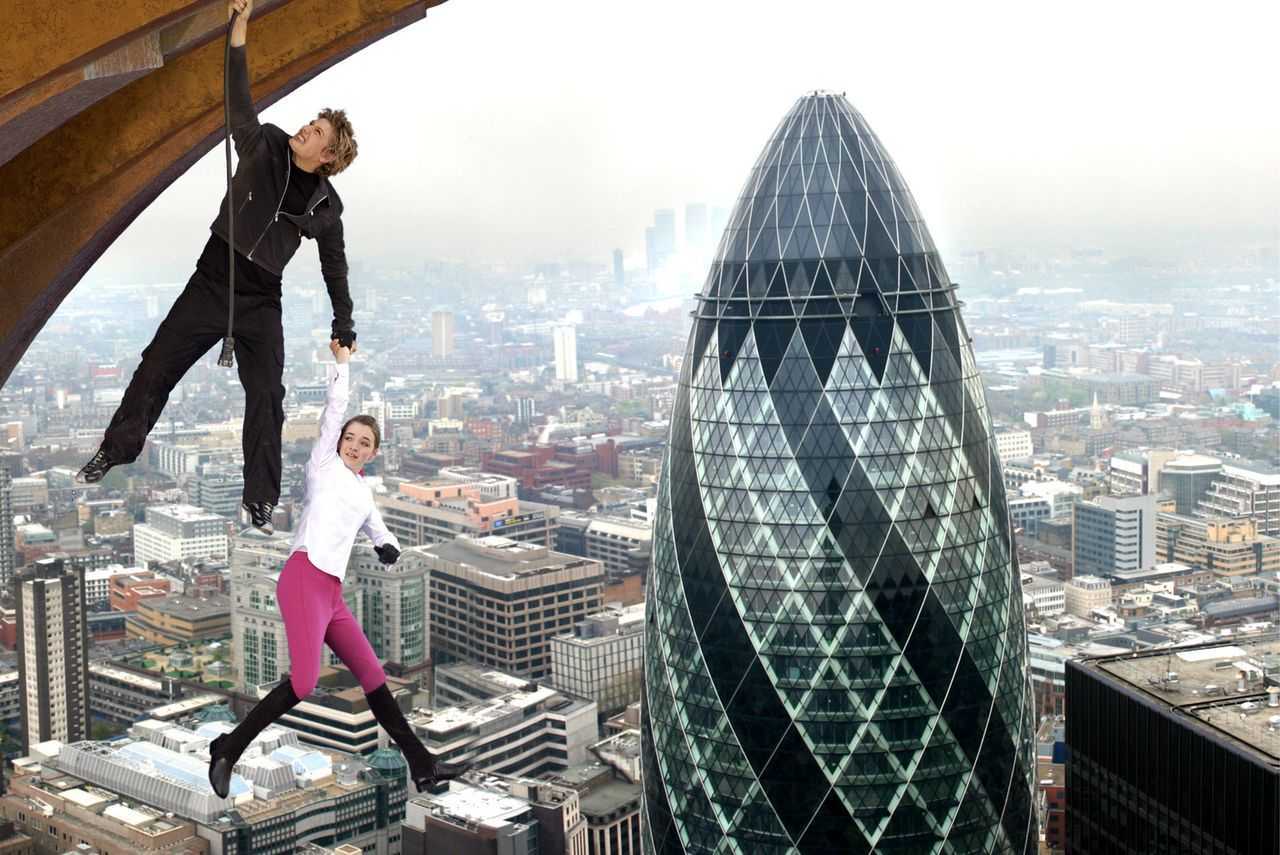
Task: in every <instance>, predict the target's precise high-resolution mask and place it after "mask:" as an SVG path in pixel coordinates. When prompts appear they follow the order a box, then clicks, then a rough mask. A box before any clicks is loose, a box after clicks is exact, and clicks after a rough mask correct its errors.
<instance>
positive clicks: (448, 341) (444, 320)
mask: <svg viewBox="0 0 1280 855" xmlns="http://www.w3.org/2000/svg"><path fill="white" fill-rule="evenodd" d="M453 346H454V332H453V312H432V313H431V355H432V356H433V357H434V358H436V359H445V358H447V357H449V356H452V355H453Z"/></svg>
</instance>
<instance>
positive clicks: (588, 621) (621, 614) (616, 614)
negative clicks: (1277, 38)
mask: <svg viewBox="0 0 1280 855" xmlns="http://www.w3.org/2000/svg"><path fill="white" fill-rule="evenodd" d="M643 672H644V605H643V604H639V605H634V606H626V607H619V606H608V607H606V608H605V609H604V610H603V611H599V612H596V613H595V614H591V615H587V617H586V618H585V619H584V620H583V621H582V622H581V623H579V624H578V625H577V626H576V627H574V631H573V632H572V633H566V634H564V635H557V636H555V637H554V638H552V639H551V678H550V681H551V685H552V686H554V687H556V688H557V689H560V690H561V691H564V692H566V693H568V694H570V695H576V696H577V697H580V698H590V699H591V700H593V701H595V702H596V705H597V706H598V707H599V708H600V715H602V716H611V715H614V714H615V713H618V712H621V711H622V710H623V709H625V708H626V707H627V706H628V705H629V704H634V703H637V702H639V700H640V679H641V677H642V676H643Z"/></svg>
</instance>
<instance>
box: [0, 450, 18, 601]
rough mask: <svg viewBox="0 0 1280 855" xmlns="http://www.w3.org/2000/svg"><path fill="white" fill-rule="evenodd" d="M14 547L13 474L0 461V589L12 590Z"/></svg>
mask: <svg viewBox="0 0 1280 855" xmlns="http://www.w3.org/2000/svg"><path fill="white" fill-rule="evenodd" d="M14 549H15V543H14V529H13V476H12V475H11V474H10V472H9V467H8V466H6V465H5V464H3V463H0V591H9V590H12V587H11V586H12V585H13V570H14V566H15V564H16V562H17V555H16V553H15V551H14Z"/></svg>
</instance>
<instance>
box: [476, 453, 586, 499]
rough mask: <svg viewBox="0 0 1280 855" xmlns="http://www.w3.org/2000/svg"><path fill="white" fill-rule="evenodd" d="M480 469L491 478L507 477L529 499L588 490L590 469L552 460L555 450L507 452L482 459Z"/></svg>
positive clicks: (554, 456)
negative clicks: (549, 491) (555, 489)
mask: <svg viewBox="0 0 1280 855" xmlns="http://www.w3.org/2000/svg"><path fill="white" fill-rule="evenodd" d="M481 468H482V469H484V471H486V472H492V473H494V474H495V475H508V476H510V477H512V478H515V479H516V480H517V481H519V482H520V490H521V493H523V494H526V495H533V494H536V493H538V492H540V491H541V490H543V489H545V488H547V487H551V486H560V487H570V488H573V489H575V490H590V489H591V469H590V467H589V466H584V465H582V464H581V463H580V462H574V463H570V462H567V461H564V460H560V459H557V458H556V449H555V448H553V447H551V446H546V445H534V446H529V447H527V448H524V449H508V450H506V451H496V452H492V453H490V454H486V455H484V457H483V458H482V460H481Z"/></svg>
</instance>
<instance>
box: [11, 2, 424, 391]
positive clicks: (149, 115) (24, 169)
mask: <svg viewBox="0 0 1280 855" xmlns="http://www.w3.org/2000/svg"><path fill="white" fill-rule="evenodd" d="M442 2H444V0H259V2H258V3H257V4H256V7H255V9H254V13H253V19H252V21H251V22H250V35H249V43H250V50H251V53H250V73H251V75H252V78H253V93H254V98H255V100H256V101H257V103H258V105H259V106H260V107H265V106H267V105H269V104H272V103H274V102H275V101H276V100H278V99H279V98H281V97H283V96H284V95H287V94H288V93H289V92H292V91H293V90H294V89H296V88H297V87H298V86H300V85H302V84H303V83H306V82H307V81H308V80H310V79H311V78H313V77H315V76H316V75H317V74H319V73H320V72H322V71H324V70H325V69H327V68H329V67H331V66H333V65H334V64H336V63H338V62H341V61H342V60H343V59H346V58H347V57H348V56H351V55H352V54H354V53H356V52H357V51H359V50H360V49H362V48H364V47H366V46H368V45H370V44H372V43H373V42H375V41H377V40H378V39H380V38H382V37H383V36H385V35H388V34H389V33H392V32H395V31H396V30H399V29H401V28H402V27H405V26H408V25H409V24H411V23H413V22H415V21H418V20H421V19H422V18H423V17H425V15H426V12H427V9H428V8H429V7H432V6H437V5H439V4H440V3H442ZM3 6H4V12H3V13H2V14H0V29H2V30H3V31H4V32H5V33H6V36H7V38H6V48H5V56H4V60H3V62H0V187H2V188H4V189H3V196H0V384H3V383H4V381H5V380H7V379H8V377H9V375H10V373H11V372H12V371H13V368H14V366H15V365H17V363H18V361H19V360H20V359H21V358H22V355H23V353H25V352H26V349H27V347H28V346H29V345H30V344H31V342H32V340H33V339H34V338H35V336H36V334H37V333H39V331H40V329H41V328H42V327H43V326H44V324H45V322H46V321H47V320H48V319H49V317H50V316H51V315H52V314H53V312H54V311H55V310H56V309H57V308H58V306H59V304H61V302H62V300H63V299H64V298H65V297H66V296H67V294H69V293H70V292H71V289H72V288H74V287H75V286H76V284H77V283H78V282H79V281H80V278H81V277H82V276H83V275H84V273H85V271H87V270H88V269H89V267H90V266H91V265H92V264H93V262H94V261H96V260H97V259H98V257H99V256H100V255H102V253H103V252H104V251H105V250H106V248H107V247H108V246H110V245H111V243H112V242H113V241H114V240H115V239H116V238H117V237H119V236H120V234H121V232H123V231H124V229H125V228H126V227H127V226H128V225H129V224H130V223H131V222H133V220H134V218H135V217H137V216H138V214H139V213H141V212H142V211H143V210H144V209H145V208H146V207H147V205H149V204H151V202H152V201H153V200H154V199H155V198H156V196H158V195H159V194H160V192H161V191H162V190H164V189H165V188H166V187H168V186H169V185H170V184H171V183H172V182H173V181H174V179H176V178H177V177H178V176H179V175H181V174H182V173H183V172H185V171H186V170H187V169H188V168H189V167H190V166H191V164H193V163H194V162H195V161H196V160H198V159H199V158H200V157H201V156H202V155H203V154H204V153H205V152H207V151H208V150H209V149H210V148H211V147H213V146H214V145H215V144H216V143H218V142H219V141H220V140H221V138H222V59H223V46H222V33H223V31H224V27H223V25H224V23H225V20H226V0H198V2H192V0H124V2H119V0H116V1H115V2H108V0H59V2H57V3H5V4H3ZM15 7H16V8H15ZM210 204H212V203H210Z"/></svg>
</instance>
